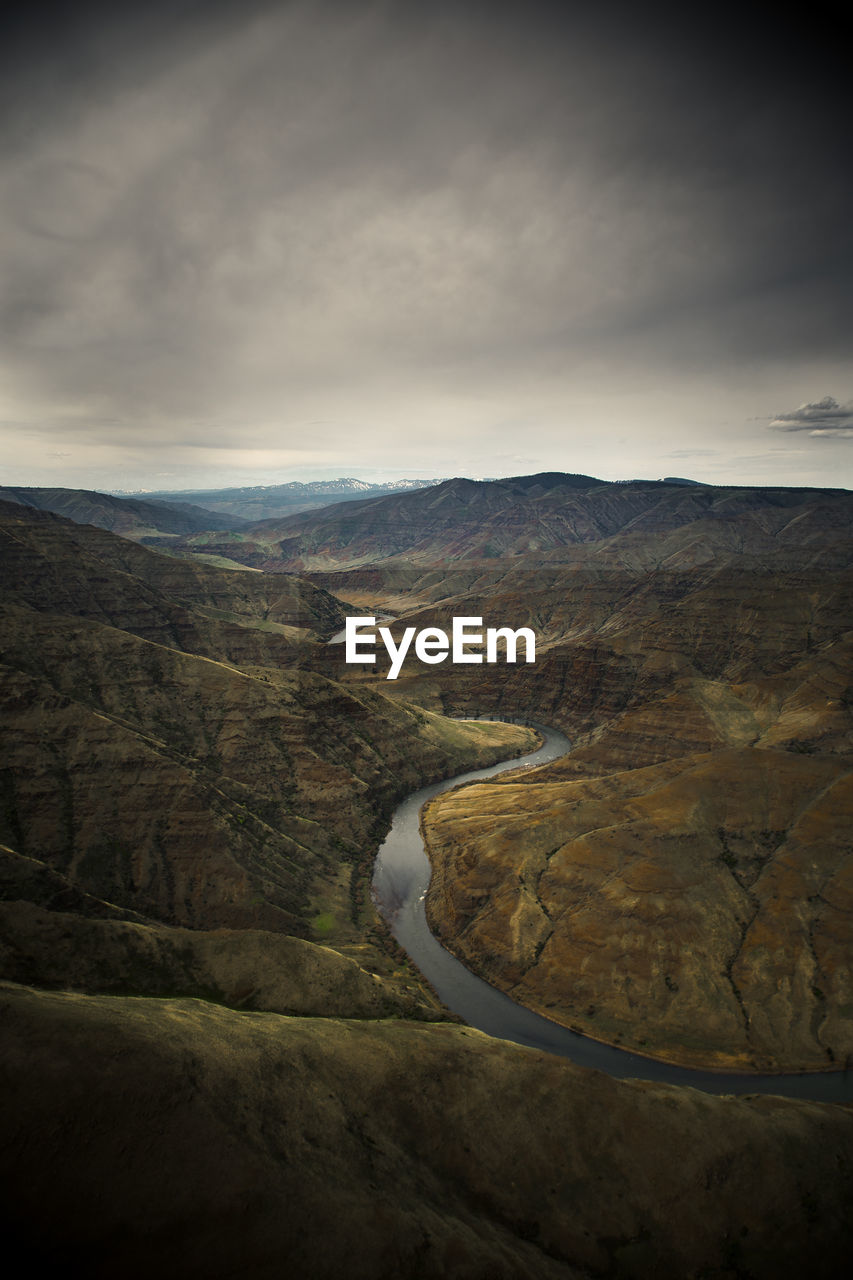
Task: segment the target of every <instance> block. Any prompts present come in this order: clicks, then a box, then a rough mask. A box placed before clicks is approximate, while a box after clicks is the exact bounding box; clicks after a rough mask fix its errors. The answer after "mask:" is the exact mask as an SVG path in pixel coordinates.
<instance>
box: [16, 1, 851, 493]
mask: <svg viewBox="0 0 853 1280" xmlns="http://www.w3.org/2000/svg"><path fill="white" fill-rule="evenodd" d="M115 8H116V7H115V6H113V8H111V9H107V8H106V7H104V8H103V9H101V8H100V7H98V6H93V5H89V6H86V5H83V6H82V7H79V8H78V9H76V10H75V12H76V15H77V16H76V17H74V18H71V17H67V16H66V19H65V23H66V25H65V27H64V28H62V30H61V31H60V32H59V36H60V38H58V39H57V38H54V39H52V40H50V41H46V40H45V38H44V35H43V34H42V33H41V32H40V31H39V30H38V28H37V26H36V24H35V22H33V24H32V25H31V26H28V25H27V21H26V16H25V15H24V16H19V24H20V27H19V29H18V30H17V32H16V33H15V41H13V42H12V43H13V44H14V45H15V48H14V51H13V53H9V54H8V55H7V57H8V62H7V65H6V67H5V75H4V76H3V77H0V79H2V82H3V83H4V85H5V89H4V90H3V92H4V93H5V95H6V103H5V105H6V107H7V108H8V109H7V111H6V112H5V120H6V125H5V132H4V133H3V135H2V143H0V145H2V152H0V161H2V162H3V165H4V182H5V187H6V191H7V205H6V208H7V215H6V219H5V221H4V223H3V224H2V226H0V255H2V259H3V262H4V276H5V278H4V287H3V290H2V294H0V327H2V332H3V336H4V350H5V355H4V364H5V368H4V372H5V376H6V382H7V386H8V387H9V388H10V390H11V392H12V394H13V398H14V408H13V409H12V410H11V411H10V416H11V414H12V413H14V414H15V415H16V416H20V417H22V418H27V419H28V420H31V421H33V422H36V421H38V422H40V423H42V424H47V423H61V422H63V423H68V424H71V425H67V426H65V427H64V428H62V430H63V431H64V432H65V434H66V436H67V435H79V438H80V440H81V441H82V442H83V443H85V445H86V447H87V448H89V449H91V450H94V449H95V448H96V447H98V446H99V445H101V446H103V447H104V448H107V447H109V448H112V449H114V450H118V449H120V448H122V447H124V448H127V449H130V448H133V449H134V450H137V451H139V450H144V448H145V447H146V445H149V444H150V445H151V446H152V447H153V446H155V445H156V446H157V447H158V448H159V449H162V448H164V447H166V446H167V445H168V444H169V443H170V442H171V443H173V444H174V446H175V447H176V448H177V447H181V448H185V449H194V450H200V449H222V450H227V449H232V450H233V449H234V448H235V447H237V446H239V448H240V449H243V450H254V451H259V452H264V451H265V452H266V453H269V452H270V451H276V450H278V451H281V450H282V449H285V448H292V449H304V448H305V447H307V446H310V448H311V449H317V450H324V451H325V452H326V454H328V455H329V456H339V455H340V454H341V452H342V451H343V450H345V449H346V448H348V447H349V448H351V447H352V442H353V440H357V441H358V442H359V443H360V444H362V445H363V446H364V447H365V448H367V447H368V446H369V447H371V448H373V449H374V451H375V452H376V454H377V456H379V455H380V454H381V453H382V451H383V450H385V451H387V450H389V449H393V450H399V449H400V448H401V447H402V446H401V434H400V423H401V421H408V422H410V423H412V424H413V425H412V428H411V429H412V431H417V430H419V429H421V428H420V426H419V424H421V423H423V422H429V423H430V430H431V432H432V433H433V437H434V439H436V440H438V441H441V440H443V439H444V440H446V441H447V442H448V447H450V446H451V445H452V444H453V442H455V441H456V440H458V438H459V433H460V431H467V432H468V433H469V435H470V437H471V446H472V451H474V452H476V447H477V445H478V443H479V444H481V445H482V444H485V443H488V447H489V448H490V449H491V448H492V447H493V445H494V442H495V435H496V434H497V435H500V436H501V439H500V441H499V444H500V445H501V446H502V447H503V446H505V447H506V448H507V451H508V453H511V452H512V447H513V433H515V432H518V431H519V430H524V431H525V448H527V447H528V441H527V438H528V437H535V439H536V442H537V445H538V447H539V449H540V451H541V452H542V453H543V454H547V453H548V451H549V450H551V449H552V448H553V447H554V444H555V442H559V440H560V439H561V434H560V433H561V431H562V424H564V423H565V422H566V421H567V420H571V421H577V422H578V423H579V424H580V426H581V427H583V426H584V424H585V423H586V422H588V421H590V420H591V418H592V417H593V416H594V412H593V409H592V408H591V406H592V405H593V400H594V397H595V395H596V394H599V395H601V389H602V388H603V389H604V396H603V397H602V399H605V398H606V397H607V396H608V395H611V394H612V393H613V392H614V391H617V392H620V393H623V397H622V398H623V400H624V399H630V398H631V396H630V395H629V394H628V389H629V388H630V389H631V395H633V397H634V404H633V409H634V412H633V421H635V422H636V424H637V426H636V428H632V429H636V430H637V431H640V430H642V429H645V427H644V424H647V423H649V422H653V421H654V420H655V414H656V413H657V414H658V415H659V414H660V409H659V408H656V404H658V403H659V402H660V400H661V399H665V398H666V396H667V394H668V390H667V389H668V388H670V387H674V386H676V384H677V385H678V386H679V387H681V386H682V384H683V385H684V386H685V387H686V386H687V384H688V383H689V382H690V379H691V378H702V379H708V378H713V377H717V378H719V379H720V380H722V379H726V380H727V381H729V382H732V383H735V382H737V381H738V379H740V380H741V381H743V380H744V379H746V378H748V377H754V376H755V373H754V371H755V370H759V371H760V372H759V377H760V380H763V382H764V383H766V382H768V381H769V380H770V378H771V376H772V369H773V368H777V367H785V368H790V369H802V370H806V369H809V368H810V367H811V365H812V364H813V363H814V362H817V361H822V362H824V363H826V362H829V363H830V364H832V363H833V362H834V363H836V364H838V365H841V364H842V363H843V362H844V361H845V360H847V359H848V354H849V350H850V333H849V306H848V301H847V300H848V298H849V295H850V284H851V275H853V271H851V252H850V227H851V221H853V220H851V218H850V206H851V203H853V200H851V184H853V178H851V172H850V166H849V163H848V159H847V158H848V155H849V150H848V147H849V139H848V138H846V136H845V133H846V130H847V127H848V122H849V118H850V113H849V111H845V110H844V107H845V106H847V105H849V104H847V103H845V101H844V98H845V94H846V93H847V88H846V86H847V85H848V83H849V82H848V79H847V78H846V73H845V75H844V77H842V76H840V75H837V74H836V73H835V71H834V66H833V58H834V56H835V55H834V53H833V51H832V48H831V47H830V48H829V49H828V51H826V50H823V56H822V59H821V61H820V62H819V63H818V61H817V60H816V59H814V58H813V54H814V50H812V49H811V48H810V45H809V36H808V33H806V34H803V32H802V31H801V30H800V28H799V27H798V28H796V29H794V28H793V27H792V28H791V29H790V31H789V32H788V33H787V35H786V31H785V27H784V19H782V18H780V17H779V16H778V15H777V17H776V18H775V19H774V23H773V24H772V27H766V26H765V25H763V23H761V22H759V20H758V16H756V18H755V20H754V22H751V21H750V17H749V8H748V6H747V9H746V10H744V8H743V6H740V7H739V8H738V10H737V14H736V16H737V33H738V38H737V39H736V40H733V39H732V38H731V29H730V27H729V26H728V25H727V24H728V23H729V22H730V21H734V17H735V10H734V8H732V11H731V13H729V11H728V9H727V6H725V5H723V7H722V8H721V9H717V10H715V11H714V13H713V14H711V13H706V14H702V15H699V16H695V15H694V16H693V17H692V18H690V19H688V17H687V16H686V15H685V14H684V12H683V10H673V11H672V12H671V13H666V15H665V16H666V21H664V20H663V16H664V10H663V9H662V10H661V14H660V16H659V17H658V18H657V20H655V16H654V13H652V10H651V9H649V8H648V7H645V6H644V7H643V12H642V13H641V14H640V13H638V12H636V11H635V9H634V8H632V7H630V6H625V7H623V6H619V5H611V6H608V5H604V6H602V7H601V8H600V9H599V10H597V12H596V13H595V14H593V13H592V12H591V10H590V7H589V6H582V5H573V4H562V5H561V4H545V3H536V0H531V3H530V4H528V5H525V6H524V7H523V8H522V7H521V6H516V5H509V4H502V3H499V2H498V0H494V2H493V3H492V4H489V5H486V4H482V5H480V4H477V3H470V4H466V5H464V6H460V5H458V4H450V3H441V2H439V0H436V2H435V3H432V4H430V5H428V6H427V5H421V6H415V5H407V4H403V3H390V2H386V3H372V4H365V5H359V6H353V5H351V4H349V5H345V4H334V3H323V2H322V0H320V2H319V3H308V2H305V3H284V4H281V3H279V4H262V3H254V4H251V3H250V4H246V5H242V6H239V7H238V6H233V5H228V4H225V3H221V4H198V3H182V4H178V5H175V4H173V5H166V4H162V5H158V4H154V5H153V7H152V6H146V7H145V13H133V14H130V15H125V14H122V13H121V12H115ZM696 24H699V25H698V26H697V25H696ZM768 31H772V32H773V34H772V35H768ZM54 34H55V33H54ZM0 70H3V68H0ZM651 387H657V388H660V389H662V390H660V391H658V392H657V393H656V395H657V399H655V396H654V395H652V393H651V392H650V390H649V389H650V388H651ZM785 393H786V394H787V391H786V392H785ZM691 398H692V399H693V400H694V401H698V400H700V399H701V396H700V395H699V394H698V392H697V393H695V394H694V395H693V396H692V397H691V395H690V394H689V391H685V394H684V399H686V400H690V399H691ZM603 412H604V410H600V411H599V414H601V413H603ZM620 418H621V422H620V430H624V418H625V414H624V412H623V413H621V414H620ZM308 422H310V423H311V426H310V429H306V425H305V424H306V423H308ZM75 424H76V425H75ZM699 429H700V428H699V426H697V427H696V430H697V431H699ZM792 429H793V428H792ZM57 431H59V428H58V427H57ZM689 443H692V442H689ZM705 443H707V442H706V441H699V442H698V447H700V448H701V447H703V446H704V444H705ZM93 456H94V455H93ZM402 465H407V464H405V463H403V464H402ZM435 465H436V466H437V467H438V469H439V470H440V471H442V472H444V471H446V470H448V468H447V466H442V465H441V464H438V463H436V464H435ZM433 469H434V468H433ZM451 469H452V468H451Z"/></svg>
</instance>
